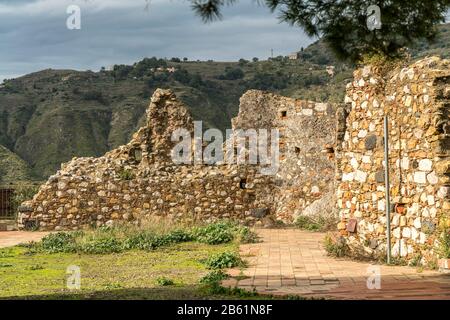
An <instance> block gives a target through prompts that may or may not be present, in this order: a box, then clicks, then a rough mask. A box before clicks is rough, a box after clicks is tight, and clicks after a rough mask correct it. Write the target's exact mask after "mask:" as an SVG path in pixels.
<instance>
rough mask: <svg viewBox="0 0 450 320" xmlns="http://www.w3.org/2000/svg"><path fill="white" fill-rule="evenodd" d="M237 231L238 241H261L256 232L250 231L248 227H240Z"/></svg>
mask: <svg viewBox="0 0 450 320" xmlns="http://www.w3.org/2000/svg"><path fill="white" fill-rule="evenodd" d="M237 233H238V240H239V242H240V243H258V242H260V241H261V240H260V238H259V236H258V235H257V234H256V232H254V231H252V230H251V229H250V228H249V227H240V228H239V229H238V232H237Z"/></svg>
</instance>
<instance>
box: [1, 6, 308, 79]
mask: <svg viewBox="0 0 450 320" xmlns="http://www.w3.org/2000/svg"><path fill="white" fill-rule="evenodd" d="M40 1H47V0H40ZM49 1H51V0H49ZM95 1H98V0H89V2H90V3H88V4H86V3H84V1H66V3H67V4H71V3H75V4H79V5H80V7H81V10H82V11H81V12H82V29H81V30H68V29H67V28H66V27H65V23H66V18H67V17H68V15H67V14H66V12H65V9H64V6H62V7H61V14H55V12H56V13H58V12H59V11H58V10H59V9H58V8H56V9H55V8H54V9H53V10H52V13H53V14H51V15H50V14H45V12H42V13H39V14H34V15H29V14H21V13H20V10H18V11H17V12H16V13H15V14H14V15H7V14H1V11H0V43H1V47H2V49H1V50H0V79H2V78H10V77H14V76H18V75H21V74H25V73H29V72H33V71H38V70H41V69H44V68H55V69H56V68H58V69H79V70H86V69H91V70H98V69H99V68H100V67H101V66H108V65H112V64H116V63H128V64H129V63H133V62H135V61H137V60H139V59H142V58H143V57H146V56H157V57H168V58H170V57H174V56H177V57H188V58H189V59H201V60H207V59H214V60H220V61H233V60H237V59H239V58H247V59H250V58H252V57H259V58H267V57H268V56H269V55H270V49H271V48H273V49H274V51H275V54H276V55H278V54H287V53H289V52H291V51H294V50H298V49H299V48H300V47H301V46H306V45H307V44H309V43H310V42H311V41H312V40H311V39H308V38H307V37H306V36H305V35H304V33H303V32H302V31H301V30H300V29H298V28H293V27H290V26H288V25H286V24H280V23H279V22H278V20H277V18H276V16H275V15H273V14H271V13H270V12H269V10H268V9H267V8H265V7H261V6H257V5H255V4H254V3H252V2H246V1H241V2H240V4H238V5H236V6H234V7H230V8H227V9H226V10H225V11H224V19H223V20H222V21H217V22H214V23H210V24H204V23H203V22H202V21H201V19H200V18H199V17H197V16H195V14H194V13H193V12H192V11H191V9H190V6H189V4H188V3H187V2H185V1H166V2H162V1H151V5H150V8H149V11H148V12H147V11H145V10H144V7H145V1H144V0H140V1H138V0H135V1H133V6H129V7H126V6H123V7H117V6H111V7H108V6H107V5H105V4H104V3H105V0H104V1H103V4H102V6H101V9H98V8H97V9H95V8H94V7H92V3H93V4H95ZM136 1H137V2H136ZM10 2H12V1H0V5H2V4H5V3H10ZM20 2H21V3H30V2H33V1H25V0H23V1H20ZM34 2H35V1H34ZM136 3H137V4H138V5H136ZM106 4H107V2H106ZM139 4H140V5H139ZM16 5H17V4H16ZM19 7H20V6H19Z"/></svg>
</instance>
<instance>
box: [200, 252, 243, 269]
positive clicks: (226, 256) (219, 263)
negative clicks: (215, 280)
mask: <svg viewBox="0 0 450 320" xmlns="http://www.w3.org/2000/svg"><path fill="white" fill-rule="evenodd" d="M243 264H244V262H243V261H242V259H241V257H239V255H238V254H236V253H235V252H222V253H218V254H215V255H212V256H211V257H209V258H208V259H206V261H205V265H206V267H207V268H208V269H212V270H218V269H225V268H233V267H237V266H242V265H243Z"/></svg>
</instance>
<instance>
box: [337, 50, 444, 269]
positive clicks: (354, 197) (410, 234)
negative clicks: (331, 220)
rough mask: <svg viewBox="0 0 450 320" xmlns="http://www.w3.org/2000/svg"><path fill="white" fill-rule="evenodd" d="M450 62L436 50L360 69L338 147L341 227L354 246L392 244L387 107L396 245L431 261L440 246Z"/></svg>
mask: <svg viewBox="0 0 450 320" xmlns="http://www.w3.org/2000/svg"><path fill="white" fill-rule="evenodd" d="M449 66H450V64H449V61H448V60H440V59H439V58H437V57H432V58H427V59H424V60H421V61H418V62H416V63H414V64H412V65H410V66H408V67H406V68H402V69H398V70H395V71H393V72H391V73H389V74H388V75H387V76H382V75H381V72H380V70H379V69H378V68H376V67H373V66H366V67H364V68H362V69H358V70H356V71H355V72H354V81H353V82H352V83H349V84H348V86H347V95H346V98H345V102H346V103H347V105H348V108H347V109H348V110H345V109H341V110H339V112H338V118H339V119H340V120H341V121H340V124H339V125H338V133H337V136H338V140H340V142H339V143H338V144H337V148H336V149H337V162H336V163H337V178H338V180H337V191H336V192H337V193H336V195H337V206H338V209H339V213H340V216H341V218H342V221H341V223H339V225H338V228H339V230H340V232H341V234H342V235H343V236H345V238H346V239H347V240H348V243H349V244H350V246H351V247H352V248H359V249H363V252H364V253H365V254H367V255H375V254H384V252H385V251H386V243H387V241H386V240H387V239H386V216H385V191H386V190H385V182H384V142H383V118H384V115H385V114H387V115H388V117H389V128H390V129H389V130H390V133H389V164H390V185H391V196H392V203H393V205H392V208H391V210H392V214H391V235H392V238H391V241H392V253H393V255H394V256H401V257H404V258H406V259H409V260H411V259H417V258H420V257H423V261H425V260H427V259H428V258H429V257H430V256H431V255H432V254H433V246H434V244H435V241H436V239H437V235H438V232H437V228H438V224H439V220H440V219H441V218H443V217H445V216H448V215H449V214H450V202H449V195H450V118H449V96H450V87H449V76H450V68H449ZM347 112H349V113H348V115H347V114H346V113H347ZM345 119H346V120H345ZM352 220H353V222H356V228H352V226H351V223H349V222H351V221H352Z"/></svg>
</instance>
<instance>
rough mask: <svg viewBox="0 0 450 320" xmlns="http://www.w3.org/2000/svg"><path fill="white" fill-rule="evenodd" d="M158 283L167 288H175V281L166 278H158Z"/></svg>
mask: <svg viewBox="0 0 450 320" xmlns="http://www.w3.org/2000/svg"><path fill="white" fill-rule="evenodd" d="M156 283H157V284H158V285H160V286H162V287H165V286H173V285H174V282H173V280H171V279H169V278H166V277H158V278H156Z"/></svg>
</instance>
